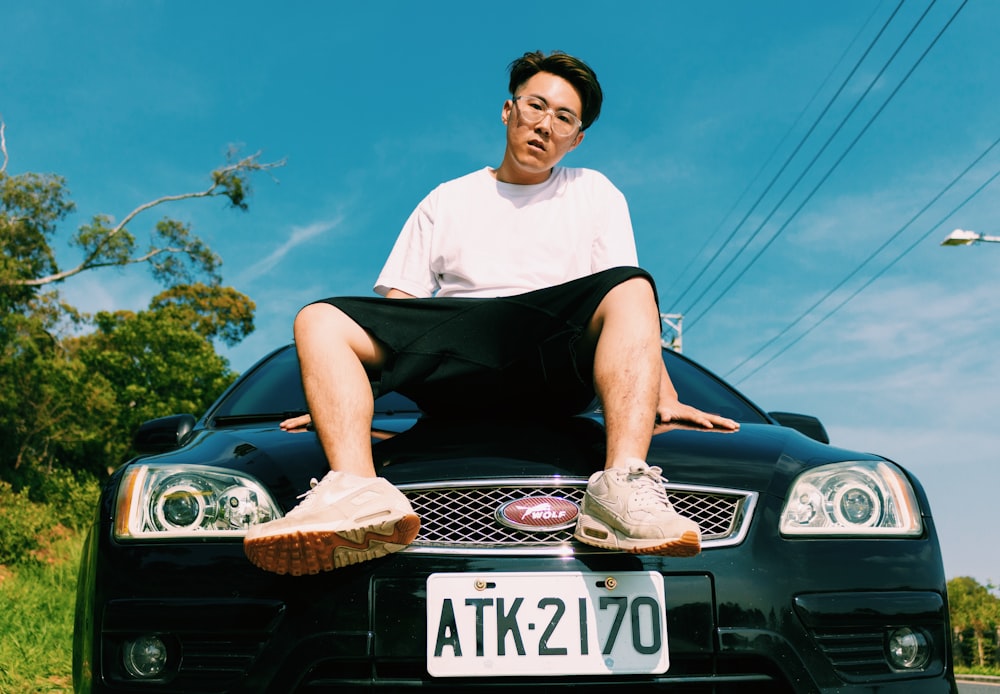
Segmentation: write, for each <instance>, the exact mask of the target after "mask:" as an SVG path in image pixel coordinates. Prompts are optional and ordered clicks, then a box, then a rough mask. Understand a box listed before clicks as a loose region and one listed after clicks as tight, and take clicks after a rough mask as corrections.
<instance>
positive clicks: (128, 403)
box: [76, 305, 235, 462]
mask: <svg viewBox="0 0 1000 694" xmlns="http://www.w3.org/2000/svg"><path fill="white" fill-rule="evenodd" d="M190 319H191V315H190V314H189V313H188V312H185V311H183V310H181V309H179V308H177V307H175V306H173V305H166V306H165V307H163V308H159V309H153V310H149V311H140V312H139V313H132V312H129V311H117V312H115V313H108V312H101V313H98V314H97V316H96V317H95V322H96V324H97V331H96V332H94V333H92V334H90V335H86V336H84V337H81V338H77V339H76V351H77V354H78V355H79V359H80V362H81V363H82V364H83V365H84V367H85V368H86V370H87V371H90V372H96V373H100V374H101V375H102V377H103V378H104V379H106V380H107V382H108V385H109V389H110V391H111V392H112V393H113V394H114V401H115V402H114V410H115V415H114V419H115V422H116V429H117V431H118V432H119V436H118V437H117V438H112V439H111V440H109V441H108V442H107V444H106V448H105V450H104V455H105V456H107V458H108V459H111V460H115V461H117V462H121V461H122V460H123V459H124V457H125V454H126V453H127V451H128V440H127V438H128V436H130V435H131V433H132V432H133V431H135V429H136V428H137V427H138V426H139V425H140V424H141V423H142V422H144V421H147V420H149V419H154V418H156V417H163V416H165V415H169V414H180V413H192V414H200V413H201V412H202V411H203V410H205V409H206V408H207V407H208V406H209V405H210V404H211V403H212V402H213V401H214V400H215V398H217V397H218V396H219V394H220V393H222V391H223V390H224V389H225V388H226V387H227V386H229V384H230V383H232V381H233V379H234V378H235V374H233V372H232V371H231V370H230V369H229V364H228V362H227V361H226V360H225V359H224V358H222V357H220V356H219V355H218V354H216V352H215V348H214V347H213V345H212V343H211V342H210V341H209V340H208V338H207V337H205V336H204V335H202V334H200V333H199V332H198V331H197V330H196V329H195V328H194V327H193V326H191V325H190Z"/></svg>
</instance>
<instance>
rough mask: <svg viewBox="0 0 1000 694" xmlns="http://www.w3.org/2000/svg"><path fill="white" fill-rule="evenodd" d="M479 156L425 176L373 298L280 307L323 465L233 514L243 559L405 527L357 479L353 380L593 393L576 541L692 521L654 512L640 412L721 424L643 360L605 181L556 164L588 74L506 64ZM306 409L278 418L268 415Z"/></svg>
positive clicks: (546, 398)
mask: <svg viewBox="0 0 1000 694" xmlns="http://www.w3.org/2000/svg"><path fill="white" fill-rule="evenodd" d="M510 92H511V98H510V99H508V100H507V101H505V102H504V104H503V109H502V111H501V120H502V121H503V123H504V125H505V126H506V133H507V143H506V148H505V151H504V156H503V159H502V161H501V163H500V166H498V167H497V168H495V169H493V168H484V169H482V170H480V171H477V172H473V173H472V174H469V175H467V176H463V177H461V178H458V179H455V180H453V181H449V182H447V183H445V184H442V185H441V186H439V187H438V188H436V189H435V190H434V191H433V192H432V193H431V194H430V195H428V196H427V198H425V199H424V200H423V201H422V202H421V204H420V205H419V206H418V207H417V209H416V210H415V211H414V212H413V214H412V215H411V216H410V218H409V220H408V221H407V223H406V225H405V226H404V228H403V231H402V232H401V234H400V237H399V239H398V240H397V242H396V244H395V246H394V248H393V250H392V252H391V254H390V256H389V259H388V261H387V262H386V265H385V267H384V268H383V271H382V273H381V274H380V276H379V279H378V282H377V284H376V292H378V293H379V294H381V295H383V297H385V298H374V297H373V298H359V297H354V298H332V299H326V300H324V301H321V302H317V303H315V304H311V305H310V306H306V307H305V308H303V309H302V310H301V311H300V312H299V314H298V316H297V317H296V319H295V342H296V347H297V349H298V354H299V361H300V364H301V367H302V381H303V385H304V388H305V392H306V397H307V400H308V404H309V409H310V412H311V418H312V420H313V421H314V423H315V426H316V431H317V433H318V435H319V439H320V442H321V444H322V447H323V450H324V452H325V453H326V456H327V459H328V460H329V463H330V468H331V472H330V473H328V474H327V476H326V477H324V478H323V480H322V481H320V482H319V483H318V485H317V486H315V488H314V489H313V490H312V491H311V492H309V493H308V494H307V495H306V497H305V499H304V500H303V502H302V503H301V504H299V506H297V507H296V508H295V509H293V510H292V511H291V512H289V513H288V515H286V516H285V517H284V518H281V519H278V520H275V521H271V522H270V523H266V524H263V525H261V526H255V527H252V528H250V530H249V531H248V533H247V536H246V540H245V548H246V552H247V555H248V557H249V558H250V560H251V561H252V562H253V563H254V564H256V565H257V566H260V567H261V568H264V569H266V570H269V571H274V572H277V573H292V574H294V575H299V574H302V573H317V572H319V571H327V570H331V569H333V568H337V567H340V566H345V565H348V564H353V563H356V562H359V561H364V560H367V559H373V558H376V557H380V556H384V555H386V554H388V553H390V552H393V551H396V550H399V549H401V548H403V547H405V546H406V545H407V544H408V543H410V542H412V541H413V539H414V538H415V537H416V535H417V532H418V530H419V527H420V522H419V519H418V518H417V516H416V515H415V514H414V513H413V510H412V508H411V507H410V504H409V502H408V501H407V500H406V498H405V496H404V495H403V494H402V493H401V492H400V491H399V490H397V489H395V488H394V487H393V486H392V485H391V484H389V483H388V482H387V481H386V480H385V479H383V478H379V477H377V476H376V473H375V469H374V466H373V463H372V450H371V438H370V427H371V418H372V413H373V393H372V386H371V384H372V382H376V383H377V384H378V385H377V386H376V387H377V390H379V392H387V391H389V390H398V391H399V392H401V393H403V394H405V395H408V396H410V397H411V398H413V399H414V400H415V401H416V402H417V403H418V404H419V405H420V406H421V408H422V409H423V410H425V411H427V412H429V413H431V415H432V416H434V415H441V416H449V415H456V414H461V415H468V414H469V412H468V408H469V407H470V406H471V405H470V403H469V402H468V398H467V397H463V396H464V395H465V394H466V393H467V392H476V393H477V395H478V396H479V397H478V401H479V402H481V403H482V405H481V406H482V407H489V408H490V409H488V410H485V411H481V412H479V413H478V414H480V415H482V416H491V415H493V414H496V413H500V412H504V413H509V412H518V413H519V414H522V415H525V416H531V415H535V416H540V415H546V416H551V415H553V414H562V415H571V414H575V413H578V412H580V411H581V410H582V409H583V408H584V407H586V405H587V404H588V403H589V402H590V401H591V400H592V399H593V396H594V395H595V393H596V395H597V396H598V397H599V398H600V399H601V402H602V406H603V409H604V417H605V430H606V443H607V459H606V466H605V469H604V470H603V471H599V472H596V473H594V475H593V476H592V477H591V479H590V482H589V485H588V488H587V493H586V496H585V498H584V502H583V505H582V508H581V514H580V519H579V522H578V525H577V528H576V532H575V537H576V538H577V539H578V540H580V541H581V542H585V543H587V544H591V545H594V546H597V547H604V548H608V549H617V550H625V551H629V552H634V553H651V554H665V555H674V556H690V555H693V554H696V553H697V552H698V551H699V550H700V532H699V529H698V526H697V525H696V524H695V523H694V522H693V521H690V520H688V519H686V518H683V517H681V516H680V515H679V514H677V513H676V512H675V511H674V509H673V508H672V507H671V505H670V503H669V501H668V500H667V497H666V494H665V492H664V490H663V487H662V484H661V477H660V470H659V469H658V468H655V467H650V466H648V465H647V464H646V463H645V460H644V459H645V456H646V453H647V451H648V447H649V443H650V440H651V437H652V431H653V426H654V424H655V422H656V421H657V419H658V420H660V421H661V422H684V423H687V424H692V425H695V426H699V427H704V428H721V429H725V430H732V429H736V428H738V424H737V423H736V422H733V421H731V420H729V419H726V418H723V417H719V416H716V415H712V414H707V413H704V412H701V411H699V410H697V409H695V408H692V407H689V406H687V405H684V404H682V403H680V402H679V401H678V398H677V393H676V391H675V390H674V388H673V386H672V384H671V382H670V378H669V376H668V375H667V373H666V369H665V367H664V365H663V361H662V358H661V355H660V318H659V310H658V307H657V302H656V293H655V289H654V287H653V282H652V278H651V277H650V276H649V275H648V274H647V273H646V272H644V271H643V270H640V269H639V268H637V267H636V265H637V261H636V253H635V242H634V239H633V235H632V226H631V221H630V219H629V214H628V208H627V205H626V203H625V199H624V197H623V196H622V194H621V193H620V192H619V191H618V190H617V189H616V188H615V187H614V186H613V185H612V184H611V183H610V182H609V181H608V180H607V179H606V178H605V177H604V176H602V175H601V174H599V173H597V172H595V171H591V170H587V169H567V168H564V167H558V166H557V165H558V163H559V162H560V161H561V160H562V158H563V157H564V156H565V155H566V154H567V153H568V152H570V151H572V150H573V149H575V148H576V147H577V146H579V145H580V143H581V142H582V141H583V139H584V131H585V130H586V129H587V128H588V127H589V126H590V125H591V123H593V122H594V120H595V119H596V118H597V117H598V115H599V113H600V108H601V102H602V98H603V96H602V92H601V88H600V84H599V83H598V81H597V77H596V75H595V74H594V72H593V71H592V70H591V69H590V68H589V67H588V66H587V65H586V64H585V63H583V62H582V61H580V60H578V59H577V58H574V57H572V56H569V55H566V54H564V53H559V52H556V53H553V54H551V55H548V56H546V55H544V54H542V53H540V52H535V53H526V54H525V55H524V56H522V57H521V58H519V59H517V60H515V61H514V62H513V63H512V64H511V66H510ZM305 421H307V418H300V419H297V420H291V421H289V422H284V423H283V424H282V426H283V427H284V428H287V429H291V428H295V427H299V426H302V425H303V424H304V423H305Z"/></svg>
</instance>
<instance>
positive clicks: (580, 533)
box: [573, 516, 701, 557]
mask: <svg viewBox="0 0 1000 694" xmlns="http://www.w3.org/2000/svg"><path fill="white" fill-rule="evenodd" d="M580 520H581V521H584V517H583V516H581V518H580ZM588 532H589V534H588ZM573 537H575V538H576V539H577V540H579V541H580V542H582V543H584V544H587V545H590V546H591V547H599V548H601V549H610V550H617V551H619V552H628V553H629V554H651V555H655V556H659V557H693V556H695V555H696V554H698V553H699V552H701V535H700V534H699V533H697V532H695V531H693V530H686V531H684V532H683V533H681V535H680V537H677V538H673V539H670V540H661V539H656V540H635V539H632V538H629V537H623V536H621V535H620V534H619V533H616V532H615V531H613V530H612V529H610V528H608V527H607V526H605V525H604V524H603V523H600V522H594V521H593V520H592V521H591V523H587V524H580V523H578V524H577V527H576V531H575V532H574V533H573Z"/></svg>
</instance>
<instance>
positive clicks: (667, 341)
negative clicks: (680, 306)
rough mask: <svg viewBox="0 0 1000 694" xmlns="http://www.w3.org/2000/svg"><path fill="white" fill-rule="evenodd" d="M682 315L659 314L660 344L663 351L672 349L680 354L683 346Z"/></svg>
mask: <svg viewBox="0 0 1000 694" xmlns="http://www.w3.org/2000/svg"><path fill="white" fill-rule="evenodd" d="M683 322H684V315H683V314H680V313H661V314H660V344H661V345H662V346H663V348H664V349H672V350H673V351H675V352H677V353H681V352H682V351H683V350H682V347H683V346H684V345H683V340H682V337H683V332H684V330H683V327H682V323H683Z"/></svg>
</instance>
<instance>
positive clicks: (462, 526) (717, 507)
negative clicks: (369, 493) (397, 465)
mask: <svg viewBox="0 0 1000 694" xmlns="http://www.w3.org/2000/svg"><path fill="white" fill-rule="evenodd" d="M586 486H587V480H586V479H566V478H563V479H560V480H559V481H558V483H556V484H553V483H552V480H551V478H547V479H545V480H544V481H543V482H540V481H539V480H537V479H516V480H489V481H488V482H485V483H484V482H482V481H471V482H450V483H448V484H420V485H401V486H400V489H402V490H403V492H404V493H405V494H406V496H407V498H408V499H409V500H410V503H411V505H412V506H413V509H414V511H415V512H416V513H417V515H418V516H420V534H419V535H417V539H416V540H415V541H414V542H413V543H412V544H411V545H410V547H409V548H407V550H404V551H409V552H421V551H435V552H441V551H444V552H459V553H461V552H464V551H469V552H475V553H477V554H482V553H484V552H490V551H497V552H504V553H508V552H519V553H530V554H567V553H569V552H574V553H580V552H581V551H590V548H589V547H587V546H586V545H582V544H580V543H577V542H575V541H574V540H573V528H572V527H570V528H568V529H563V530H546V531H535V532H530V531H525V530H518V529H514V528H509V527H507V526H505V525H502V524H501V523H500V522H499V521H498V520H497V518H496V513H497V509H499V508H500V506H502V505H503V504H505V503H507V502H510V501H515V500H518V499H523V498H527V497H543V496H553V497H558V498H562V499H567V500H569V501H572V502H574V503H575V504H577V506H579V505H580V504H581V503H582V502H583V495H584V492H585V490H586ZM666 490H667V495H668V497H669V498H670V502H671V503H672V504H673V506H674V508H675V509H676V510H677V512H678V513H680V514H681V515H683V516H686V517H687V518H690V519H692V520H694V521H695V522H697V523H698V525H699V526H700V527H701V530H702V547H703V548H704V549H709V548H712V547H720V546H727V545H733V544H738V543H739V542H741V541H742V540H743V537H744V535H745V534H746V529H747V527H748V526H749V523H750V518H751V516H752V514H753V509H754V506H755V505H756V501H757V494H756V493H754V492H746V491H740V490H734V489H718V488H710V487H692V486H685V485H670V484H668V485H666Z"/></svg>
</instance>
